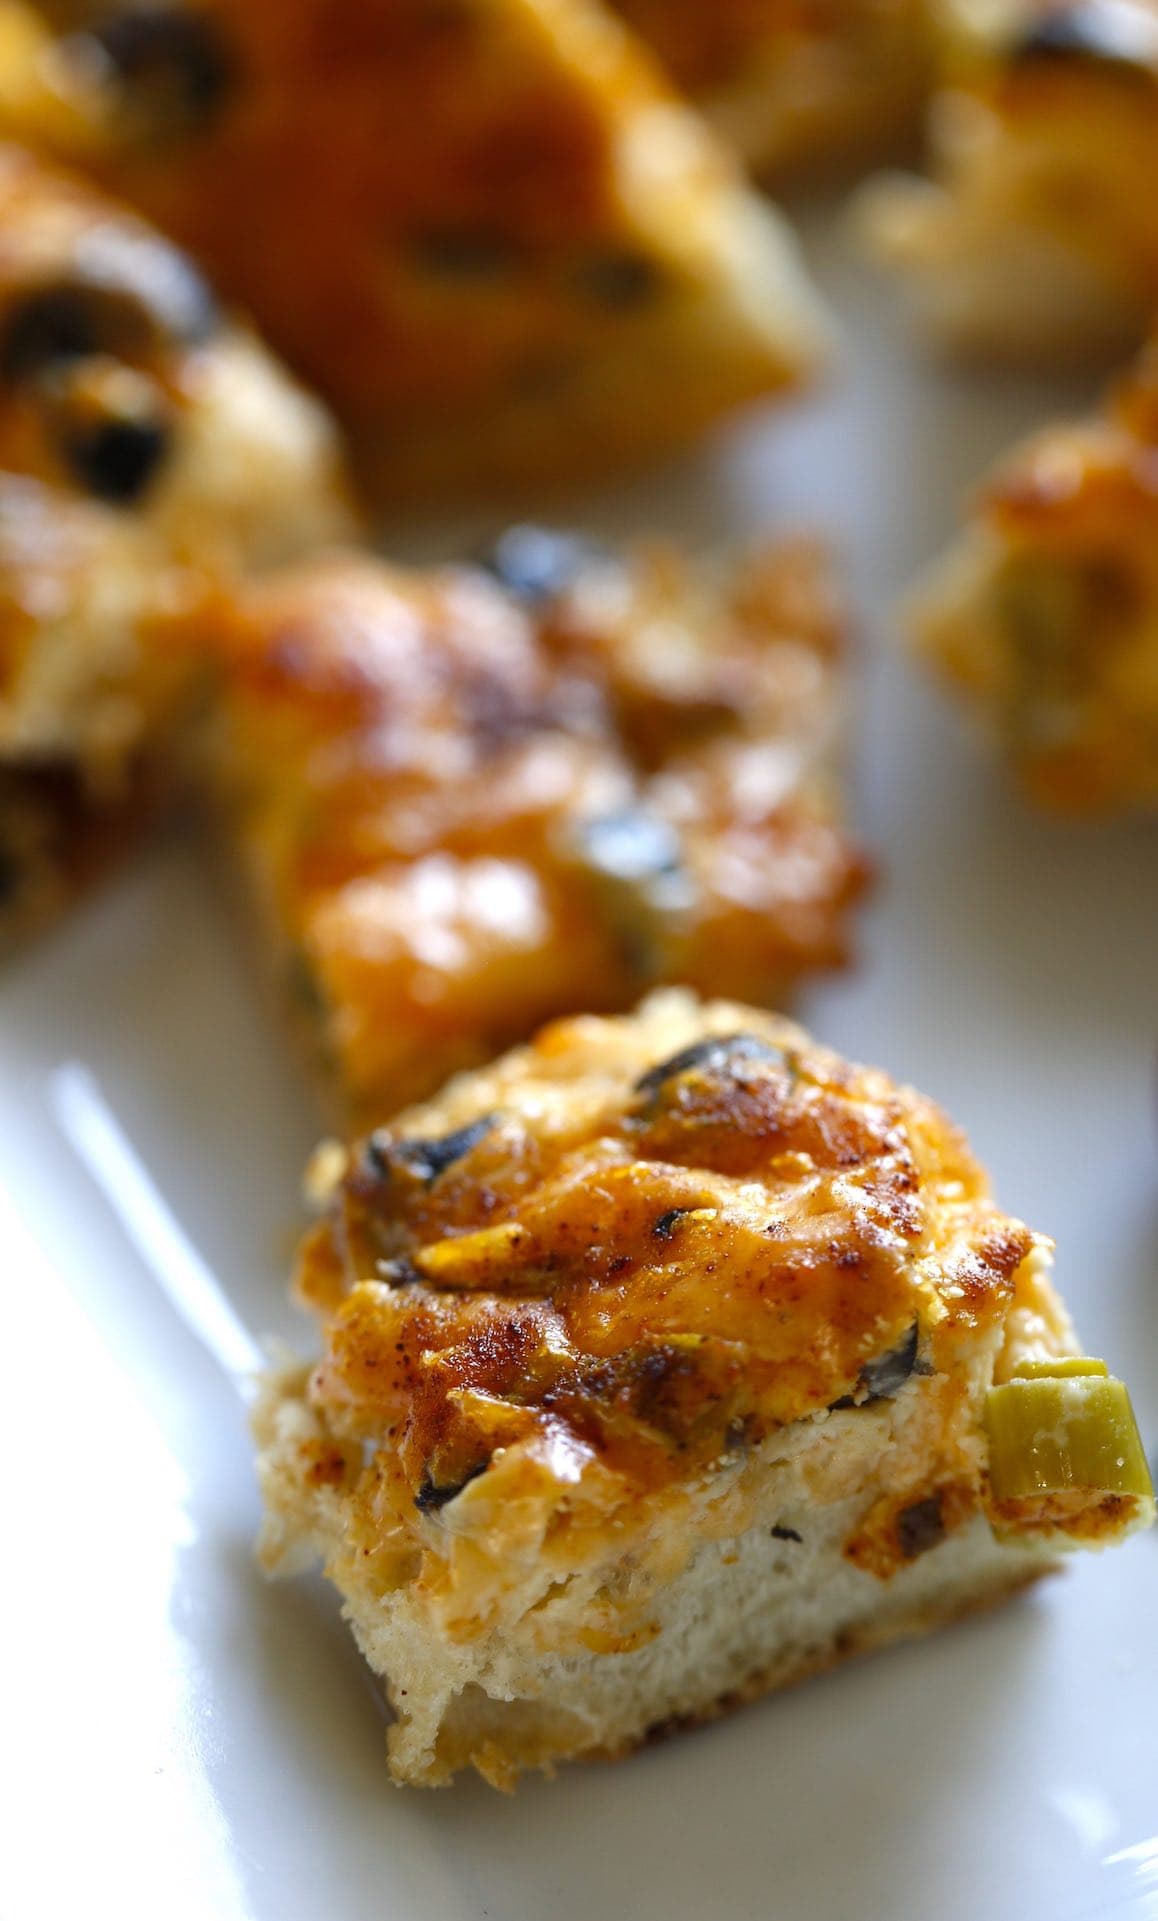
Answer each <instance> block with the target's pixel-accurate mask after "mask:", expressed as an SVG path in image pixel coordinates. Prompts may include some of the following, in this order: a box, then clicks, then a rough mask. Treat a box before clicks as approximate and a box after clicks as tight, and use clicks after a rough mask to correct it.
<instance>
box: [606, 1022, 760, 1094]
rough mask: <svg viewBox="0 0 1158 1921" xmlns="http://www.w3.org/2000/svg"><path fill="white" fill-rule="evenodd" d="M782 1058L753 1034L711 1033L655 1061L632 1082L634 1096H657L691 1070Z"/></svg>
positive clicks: (719, 1069) (713, 1069)
mask: <svg viewBox="0 0 1158 1921" xmlns="http://www.w3.org/2000/svg"><path fill="white" fill-rule="evenodd" d="M782 1059H783V1055H782V1054H781V1052H780V1049H779V1048H776V1047H770V1046H769V1044H768V1042H767V1041H762V1040H760V1039H758V1037H757V1036H756V1035H755V1034H712V1035H709V1037H708V1038H707V1039H706V1040H702V1041H693V1042H692V1045H691V1046H690V1047H684V1048H681V1049H680V1051H679V1053H678V1054H673V1055H671V1057H670V1059H668V1060H666V1061H659V1062H658V1063H657V1064H656V1066H655V1067H649V1068H648V1071H647V1073H646V1074H641V1075H640V1078H639V1079H638V1080H637V1081H636V1083H635V1092H636V1093H637V1094H658V1093H659V1091H660V1089H661V1088H662V1087H663V1086H665V1084H666V1083H667V1082H668V1081H674V1080H678V1078H679V1076H680V1075H681V1074H690V1073H691V1071H692V1069H693V1068H694V1067H702V1068H704V1069H706V1070H707V1071H708V1072H709V1073H714V1072H725V1071H726V1070H727V1069H729V1068H730V1067H731V1066H732V1065H733V1064H734V1063H735V1062H737V1061H778V1060H782Z"/></svg>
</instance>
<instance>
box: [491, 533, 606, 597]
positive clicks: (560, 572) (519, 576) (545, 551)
mask: <svg viewBox="0 0 1158 1921" xmlns="http://www.w3.org/2000/svg"><path fill="white" fill-rule="evenodd" d="M599 558H600V550H599V549H598V547H596V545H595V544H594V542H592V541H589V540H585V539H584V538H583V537H582V535H580V534H564V533H558V532H556V531H555V530H554V529H553V528H550V527H533V526H530V525H523V526H516V527H508V528H507V529H506V530H505V532H503V533H501V534H500V535H499V537H498V539H497V540H496V541H495V543H494V545H493V546H492V547H491V549H490V551H489V552H488V553H487V554H485V555H484V556H483V560H482V564H483V566H484V567H485V568H486V569H487V572H488V573H492V574H493V575H494V576H495V578H496V580H498V581H499V582H500V583H501V585H502V586H504V587H505V588H506V589H507V592H508V593H511V594H513V595H514V596H515V598H516V599H517V600H521V601H524V602H525V603H526V604H527V605H528V606H532V607H533V606H537V605H538V604H539V603H540V602H542V601H546V600H554V599H555V597H556V596H557V595H558V594H562V593H565V592H566V591H567V589H568V587H570V586H572V585H573V583H574V581H575V577H576V575H577V574H578V573H580V572H581V570H582V569H583V568H584V567H586V566H588V565H590V563H591V562H592V561H594V560H597V559H599Z"/></svg>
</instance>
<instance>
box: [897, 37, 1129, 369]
mask: <svg viewBox="0 0 1158 1921" xmlns="http://www.w3.org/2000/svg"><path fill="white" fill-rule="evenodd" d="M933 18H934V22H935V25H936V28H937V31H938V33H939V35H940V37H941V43H942V59H943V64H942V72H941V81H940V87H939V91H938V93H937V95H936V97H935V99H934V102H933V107H932V112H931V117H930V123H929V137H930V148H931V171H932V180H931V181H930V182H922V181H918V180H906V179H904V178H899V179H894V180H882V181H881V182H878V183H876V184H875V185H874V186H872V187H871V188H869V189H866V198H865V199H864V201H863V203H862V204H863V213H864V219H865V222H866V224H867V226H868V228H869V231H870V233H871V234H872V235H873V237H874V238H875V241H876V243H877V244H878V246H879V247H880V249H881V250H882V251H883V252H884V254H885V256H886V257H887V258H888V259H890V260H891V261H893V262H895V263H896V264H897V265H898V266H899V267H900V268H901V270H902V271H903V272H904V273H906V274H907V275H908V276H909V278H910V281H911V285H912V288H913V292H914V296H915V299H916V301H917V304H918V307H919V310H920V311H921V313H922V315H923V316H924V318H925V319H926V321H927V322H928V323H929V324H930V325H931V326H932V327H933V328H934V330H935V331H936V332H937V333H938V334H939V335H940V336H941V337H942V338H944V339H947V340H948V341H949V342H950V343H951V344H954V345H960V346H965V347H969V348H981V349H984V350H986V351H990V352H992V351H996V352H998V353H1010V354H1014V355H1024V354H1028V355H1033V356H1035V357H1036V356H1038V355H1040V354H1041V353H1042V352H1043V351H1044V350H1049V351H1053V352H1057V353H1061V354H1065V355H1070V354H1073V353H1079V354H1082V355H1084V354H1086V353H1088V352H1089V351H1090V350H1091V349H1094V350H1106V349H1109V348H1116V347H1118V346H1119V345H1124V344H1132V343H1136V342H1137V341H1138V340H1139V339H1140V338H1141V336H1142V334H1143V332H1144V330H1145V328H1146V326H1147V325H1148V323H1149V321H1150V319H1151V317H1152V315H1153V314H1154V312H1155V310H1156V309H1158V206H1156V205H1155V199H1154V194H1153V191H1152V183H1153V180H1154V176H1155V173H1156V171H1158V0H996V4H989V5H981V4H979V3H978V0H934V9H933Z"/></svg>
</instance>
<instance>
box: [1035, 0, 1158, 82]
mask: <svg viewBox="0 0 1158 1921" xmlns="http://www.w3.org/2000/svg"><path fill="white" fill-rule="evenodd" d="M1010 58H1011V59H1012V60H1013V61H1014V63H1015V64H1018V65H1030V64H1032V63H1033V62H1035V61H1038V60H1097V61H1101V62H1103V63H1106V64H1108V65H1110V66H1116V67H1139V68H1142V69H1145V70H1149V71H1152V70H1154V69H1158V21H1155V19H1154V18H1153V16H1152V15H1150V14H1149V13H1147V12H1145V11H1144V10H1143V9H1142V8H1141V7H1137V6H1131V5H1123V4H1121V0H1077V4H1075V5H1073V6H1068V7H1053V8H1050V9H1049V10H1043V11H1036V10H1035V11H1034V12H1033V13H1032V14H1031V15H1030V17H1029V18H1028V19H1027V21H1026V24H1025V28H1024V31H1023V32H1022V33H1020V34H1019V35H1018V38H1017V40H1016V42H1015V44H1014V45H1013V46H1012V47H1011V49H1010Z"/></svg>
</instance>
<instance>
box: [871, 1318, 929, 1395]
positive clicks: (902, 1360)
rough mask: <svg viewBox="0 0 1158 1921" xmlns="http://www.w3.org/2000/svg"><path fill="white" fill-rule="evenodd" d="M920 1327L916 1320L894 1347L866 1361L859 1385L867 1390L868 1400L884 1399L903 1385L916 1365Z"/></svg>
mask: <svg viewBox="0 0 1158 1921" xmlns="http://www.w3.org/2000/svg"><path fill="white" fill-rule="evenodd" d="M919 1339H920V1328H919V1327H918V1325H917V1323H916V1321H914V1322H913V1325H912V1327H911V1328H910V1329H909V1331H908V1333H907V1334H906V1335H905V1338H904V1340H903V1341H901V1342H900V1343H899V1344H898V1345H897V1346H896V1347H893V1348H890V1349H889V1351H888V1353H887V1354H878V1356H877V1358H876V1360H875V1361H866V1362H865V1365H864V1366H863V1367H862V1368H861V1371H860V1385H861V1387H862V1388H864V1389H865V1390H866V1391H867V1394H868V1398H869V1400H870V1401H885V1400H888V1399H889V1397H890V1395H893V1394H895V1393H896V1392H897V1390H898V1388H901V1387H903V1386H904V1384H905V1382H906V1381H907V1380H908V1378H909V1376H910V1374H911V1373H912V1372H913V1370H914V1369H915V1367H916V1365H917V1342H918V1340H919Z"/></svg>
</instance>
